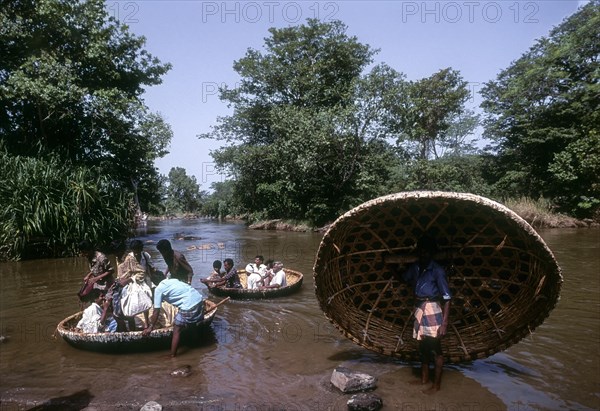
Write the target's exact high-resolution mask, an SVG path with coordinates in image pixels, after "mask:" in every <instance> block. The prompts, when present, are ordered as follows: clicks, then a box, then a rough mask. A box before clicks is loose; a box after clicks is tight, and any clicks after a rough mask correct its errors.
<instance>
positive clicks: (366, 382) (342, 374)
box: [331, 367, 376, 393]
mask: <svg viewBox="0 0 600 411" xmlns="http://www.w3.org/2000/svg"><path fill="white" fill-rule="evenodd" d="M331 383H332V384H333V385H334V386H336V387H337V388H339V389H340V391H342V392H344V393H348V392H357V391H366V390H371V389H373V388H375V387H376V381H375V377H373V376H372V375H369V374H363V373H357V372H353V371H351V370H350V369H348V368H346V367H337V368H336V369H334V370H333V374H332V375H331Z"/></svg>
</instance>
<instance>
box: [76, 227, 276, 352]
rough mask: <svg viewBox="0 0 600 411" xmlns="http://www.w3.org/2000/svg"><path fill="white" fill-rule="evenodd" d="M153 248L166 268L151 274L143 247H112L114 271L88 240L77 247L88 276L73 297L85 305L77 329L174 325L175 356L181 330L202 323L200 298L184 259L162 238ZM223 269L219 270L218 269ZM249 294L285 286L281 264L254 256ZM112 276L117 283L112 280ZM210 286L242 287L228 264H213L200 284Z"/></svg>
mask: <svg viewBox="0 0 600 411" xmlns="http://www.w3.org/2000/svg"><path fill="white" fill-rule="evenodd" d="M156 248H157V250H158V251H159V253H160V254H161V256H162V258H163V259H164V261H165V263H166V265H167V269H166V270H165V272H164V273H163V272H161V271H160V270H158V269H156V267H155V266H154V263H153V261H152V258H151V256H150V254H149V253H148V252H146V251H144V243H143V242H142V241H140V240H133V241H131V242H130V243H129V247H126V243H125V242H124V241H115V242H113V243H112V244H111V251H110V253H111V254H114V255H115V256H116V263H117V269H116V270H115V268H114V267H113V264H112V263H111V261H110V259H109V257H108V256H107V255H106V254H105V253H103V252H101V251H99V250H97V249H96V248H95V247H93V245H92V244H91V243H89V242H88V241H82V242H81V243H80V244H79V251H80V253H81V255H83V256H85V257H86V259H87V262H88V265H89V271H88V273H87V274H86V275H85V277H84V284H83V286H82V288H81V290H80V291H79V293H78V295H79V298H80V301H81V302H82V303H90V305H89V306H88V307H87V308H86V309H85V310H84V312H83V316H82V318H81V320H80V321H79V323H78V324H77V326H76V328H77V329H79V330H81V331H82V332H86V333H96V332H127V331H139V330H140V329H141V330H143V333H144V334H145V335H147V334H149V333H150V332H152V330H153V329H154V328H155V327H156V325H157V324H160V326H161V327H168V326H170V325H173V341H172V347H171V355H173V356H175V355H176V352H177V345H178V342H179V336H180V331H181V328H182V327H185V326H187V325H191V324H198V323H201V322H202V321H203V318H204V311H203V309H204V303H203V297H202V294H200V292H198V290H196V289H195V288H193V287H192V286H191V284H192V277H193V275H194V270H193V268H192V267H191V265H190V264H189V263H188V261H187V260H186V258H185V256H184V255H183V254H182V253H181V252H179V251H176V250H173V248H172V246H171V243H170V242H169V240H166V239H163V240H160V241H159V242H158V243H157V244H156ZM222 268H223V270H222ZM245 271H246V275H247V281H246V282H245V283H246V287H245V288H247V289H249V290H266V289H272V288H280V287H285V286H286V285H287V282H286V276H285V272H284V270H283V263H281V262H280V261H274V260H268V261H267V262H266V263H265V261H264V257H263V256H262V255H257V256H256V257H255V258H254V262H252V263H249V264H248V265H246V268H245ZM115 275H116V278H115ZM200 281H201V282H202V283H204V284H206V285H207V286H209V287H226V288H244V286H243V285H242V281H240V276H239V274H238V271H237V270H236V268H235V267H234V262H233V259H231V258H226V259H224V260H223V264H221V261H220V260H216V261H214V263H213V272H212V273H211V275H210V276H209V277H207V278H203V279H201V280H200Z"/></svg>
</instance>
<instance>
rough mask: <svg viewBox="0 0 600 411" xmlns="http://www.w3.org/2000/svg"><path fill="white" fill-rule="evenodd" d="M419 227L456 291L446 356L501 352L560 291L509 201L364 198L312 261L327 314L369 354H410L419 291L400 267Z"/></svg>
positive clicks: (417, 195) (551, 265) (548, 256)
mask: <svg viewBox="0 0 600 411" xmlns="http://www.w3.org/2000/svg"><path fill="white" fill-rule="evenodd" d="M424 234H427V235H431V236H433V237H434V238H435V239H436V241H437V244H438V252H437V254H436V255H435V260H436V261H437V262H438V263H440V264H441V265H442V266H443V267H445V269H446V273H447V276H448V283H449V286H450V290H451V293H452V300H451V306H450V318H449V325H448V330H447V334H446V335H445V336H444V337H443V338H442V349H443V354H444V358H445V360H446V361H448V362H453V363H459V362H467V361H472V360H475V359H479V358H485V357H488V356H490V355H492V354H494V353H496V352H499V351H502V350H505V349H506V348H508V347H510V346H511V345H513V344H515V343H517V342H518V341H520V340H521V339H522V338H524V337H525V336H527V335H529V334H530V333H532V332H533V330H534V329H535V328H536V327H538V326H539V325H540V324H542V322H543V321H544V320H545V318H546V317H547V316H548V315H549V313H550V311H551V310H552V309H553V308H554V307H555V305H556V303H557V302H558V300H559V297H560V288H561V284H562V275H561V270H560V267H559V266H558V264H557V262H556V260H555V258H554V256H553V254H552V252H551V251H550V249H549V248H548V247H547V245H546V244H545V243H544V241H543V240H542V238H541V237H540V236H539V235H538V234H537V233H536V231H535V230H534V229H533V228H532V227H531V226H530V225H529V224H528V223H527V222H526V221H525V220H523V219H522V218H520V217H519V216H518V215H516V214H515V213H514V212H512V211H511V210H510V209H508V208H506V207H505V206H503V205H501V204H499V203H497V202H494V201H492V200H489V199H486V198H484V197H480V196H476V195H473V194H462V193H450V192H435V191H416V192H403V193H397V194H392V195H388V196H384V197H380V198H377V199H374V200H371V201H368V202H366V203H364V204H362V205H360V206H358V207H356V208H354V209H353V210H351V211H349V212H347V213H346V214H344V215H342V216H341V217H339V218H338V219H337V220H336V221H335V222H334V223H333V224H332V225H331V226H330V227H329V229H328V231H327V232H326V234H325V235H324V237H323V239H322V241H321V244H320V246H319V250H318V253H317V259H316V262H315V266H314V280H315V290H316V295H317V299H318V301H319V305H320V307H321V309H322V310H323V312H324V313H325V316H326V317H327V318H328V319H329V320H330V321H331V322H332V323H333V324H334V326H335V327H336V328H338V329H339V330H340V331H341V332H342V334H343V335H345V336H346V337H347V338H349V339H350V340H352V341H353V342H355V343H356V344H358V345H360V346H363V347H365V348H367V349H370V350H372V351H375V352H378V353H381V354H384V355H389V356H393V357H398V358H400V359H403V360H407V361H416V360H418V357H417V350H416V342H415V340H414V339H413V337H412V332H413V323H414V306H415V298H414V296H413V291H412V290H411V288H410V286H409V285H408V284H406V283H404V282H403V281H401V280H400V279H401V275H400V274H401V273H402V272H404V270H406V268H407V266H408V265H409V264H410V263H412V262H415V261H416V260H417V255H416V251H415V249H416V244H417V241H418V239H419V238H420V237H421V236H423V235H424Z"/></svg>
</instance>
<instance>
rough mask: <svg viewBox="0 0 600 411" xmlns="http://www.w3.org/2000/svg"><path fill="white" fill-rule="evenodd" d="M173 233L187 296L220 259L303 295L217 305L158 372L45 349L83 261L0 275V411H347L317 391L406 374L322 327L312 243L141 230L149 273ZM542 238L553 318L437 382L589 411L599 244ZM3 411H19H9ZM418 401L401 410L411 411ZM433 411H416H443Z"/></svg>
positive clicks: (509, 399) (525, 406)
mask: <svg viewBox="0 0 600 411" xmlns="http://www.w3.org/2000/svg"><path fill="white" fill-rule="evenodd" d="M178 233H179V234H181V233H184V234H186V235H189V236H196V237H198V238H197V239H194V240H186V241H179V240H172V243H173V246H174V248H175V249H178V250H181V251H183V252H184V253H185V255H186V257H187V258H188V260H189V261H190V263H191V265H192V266H193V267H194V270H195V273H196V275H195V276H194V280H193V285H194V286H195V287H196V288H198V289H199V290H200V291H201V292H202V293H203V294H205V296H208V294H207V290H206V288H205V287H204V285H202V284H201V283H200V281H199V278H200V277H203V276H206V275H208V273H209V272H210V270H211V267H212V261H213V260H215V259H220V260H223V259H224V258H228V257H229V258H233V259H234V260H235V261H236V262H238V263H239V262H242V263H241V264H238V265H239V266H244V265H245V263H246V262H249V261H252V260H253V258H254V255H256V254H263V255H264V256H265V258H275V259H281V260H283V262H284V264H285V265H286V266H288V267H290V268H294V269H297V270H299V271H301V272H303V273H304V275H305V277H304V285H303V288H302V289H301V291H300V292H299V293H297V294H294V295H292V296H289V297H285V298H280V299H273V300H256V301H230V302H228V303H226V304H224V305H222V306H221V307H219V311H218V314H217V317H216V319H215V321H214V322H213V325H212V328H211V330H210V331H209V332H208V334H207V335H206V336H205V339H204V342H203V344H201V345H200V346H195V347H182V348H181V349H180V356H179V357H178V358H176V359H165V358H164V357H165V354H166V352H152V353H139V354H133V355H105V354H97V353H91V352H86V351H81V350H76V349H74V348H71V347H70V346H68V345H67V344H66V343H64V342H63V341H60V340H55V339H53V338H52V334H53V332H54V329H55V327H56V324H57V323H58V321H60V320H61V319H62V318H65V317H66V316H67V315H69V314H72V313H73V312H75V311H77V310H78V308H79V304H78V301H77V297H76V296H75V293H76V292H77V290H78V288H79V285H80V284H81V279H82V277H83V274H84V273H85V271H86V264H85V261H84V260H83V259H81V258H70V259H57V260H40V261H28V262H21V263H2V264H0V268H1V277H0V280H1V282H0V324H1V327H0V328H1V329H0V332H1V333H2V335H9V336H10V339H9V340H8V342H7V343H4V344H1V345H0V371H1V374H0V375H1V379H0V399H1V401H2V403H1V404H0V405H1V407H0V408H1V409H2V410H3V411H4V410H5V409H27V408H28V406H33V405H36V404H39V403H40V402H42V401H45V400H48V399H49V398H57V397H61V396H66V395H67V396H68V395H70V394H71V393H72V392H76V393H79V394H80V395H81V397H82V398H84V399H85V398H88V397H89V396H91V397H92V398H91V399H90V398H88V401H92V404H96V405H97V406H98V404H100V408H102V406H101V405H102V404H104V405H106V409H113V408H114V407H116V406H119V407H121V408H122V409H139V407H140V406H141V404H143V403H144V402H146V401H148V400H151V399H157V400H159V402H161V403H162V404H163V405H165V407H166V408H165V409H167V408H169V405H171V408H172V409H199V407H200V405H199V404H201V406H204V407H205V409H214V410H230V409H231V410H234V409H243V407H242V405H243V404H246V405H248V404H251V405H253V406H254V408H246V409H273V410H275V409H294V410H299V409H302V410H304V409H306V410H312V409H323V410H325V409H345V400H344V397H343V396H341V395H340V394H338V393H336V392H335V391H332V390H331V389H330V388H329V386H328V378H329V376H330V375H331V371H332V369H333V368H334V367H335V366H337V365H339V364H340V363H344V364H350V365H362V366H364V367H371V369H372V370H373V372H375V373H377V372H379V373H385V372H392V373H393V372H394V370H402V368H403V367H406V364H404V365H403V364H400V363H398V362H396V361H395V360H393V359H390V358H388V357H381V356H379V355H377V354H375V353H372V352H370V351H367V350H365V349H363V348H361V347H358V346H357V345H355V344H353V343H352V342H350V341H349V340H347V339H345V338H343V337H342V336H341V335H340V334H339V333H338V332H337V331H336V330H334V329H333V327H332V326H331V325H330V324H329V322H328V321H327V320H326V319H325V318H324V316H323V313H322V312H321V311H320V309H319V307H318V303H317V301H316V298H315V295H314V285H313V281H312V265H313V262H314V258H315V253H316V250H317V248H318V246H319V242H320V239H321V235H320V234H317V233H280V232H264V231H251V230H247V229H245V227H244V226H243V225H240V224H218V223H214V222H206V221H166V222H150V223H149V225H148V226H147V227H146V228H145V229H144V230H142V231H140V233H139V238H141V239H142V240H144V241H146V244H147V246H146V249H147V251H149V252H150V254H151V255H152V257H153V258H154V259H155V263H156V265H157V266H158V267H159V268H163V269H164V262H163V261H162V259H161V258H160V255H159V253H158V252H157V251H156V249H155V246H154V244H155V243H156V242H157V241H158V240H160V239H161V238H168V239H172V238H174V237H176V234H178ZM542 237H544V238H545V240H546V241H547V243H548V245H549V246H550V248H551V249H552V250H553V252H554V253H555V255H556V257H557V260H558V262H559V264H560V265H561V267H562V268H563V275H564V277H565V283H564V286H563V290H562V296H561V300H560V302H559V304H558V306H557V308H556V309H555V310H554V311H552V313H551V314H550V317H549V318H548V319H547V320H546V321H545V322H544V324H542V325H541V326H540V327H539V328H538V329H537V330H536V331H535V333H534V334H533V336H532V337H531V338H526V339H524V340H522V341H521V342H519V343H518V344H516V345H514V346H512V347H510V348H509V349H508V350H507V351H505V352H503V353H498V354H495V355H494V356H492V357H490V358H487V359H485V360H478V361H475V362H473V363H471V364H467V365H456V366H449V367H448V369H449V374H450V373H452V372H455V373H460V374H462V375H465V376H467V377H469V378H472V379H473V380H475V381H477V382H478V383H479V384H481V385H482V386H483V387H485V388H486V389H487V390H489V391H490V392H491V393H493V394H495V395H496V396H498V397H499V398H500V399H501V400H502V402H503V403H504V404H505V406H506V408H508V409H511V410H537V409H543V410H554V409H568V410H571V409H578V410H579V409H598V408H600V389H599V385H600V366H599V355H598V354H599V352H598V347H599V343H600V318H599V317H600V315H599V314H600V286H599V278H598V268H597V267H598V266H599V264H600V261H599V255H600V253H599V251H600V246H599V241H598V240H599V237H598V231H591V230H590V231H587V230H572V231H571V230H560V231H559V230H550V231H545V232H542ZM210 298H211V299H212V300H213V301H218V300H219V298H214V297H212V296H210ZM183 365H190V366H191V368H192V374H191V375H190V376H189V377H187V378H185V379H180V380H177V379H174V377H173V376H171V375H170V371H172V370H173V369H175V368H177V367H180V366H183ZM392 375H396V374H392ZM394 378H396V377H394ZM399 378H401V379H404V378H406V374H402V375H401V376H400V377H399ZM450 378H451V377H449V379H450ZM452 378H455V377H452ZM454 380H455V379H454ZM449 389H450V390H452V388H450V387H449ZM86 390H87V391H86ZM377 393H380V395H384V396H385V398H388V404H390V399H392V401H394V398H395V397H394V396H395V395H396V394H395V391H394V389H393V388H392V389H389V388H388V389H383V388H382V389H378V391H377ZM79 394H78V395H79ZM86 395H87V396H88V397H86ZM443 395H444V394H443V393H442V394H441V395H440V396H439V397H438V398H444V397H443ZM454 395H458V398H462V397H464V401H463V402H462V403H464V404H467V403H468V401H469V399H471V397H472V393H470V392H464V393H461V392H459V393H454ZM280 399H281V400H282V401H283V400H285V402H278V401H279V400H280ZM14 401H16V403H18V404H21V405H22V406H20V407H17V406H16V405H15V408H7V407H9V406H11V405H10V404H16V403H15V402H14ZM81 401H83V399H82V400H81ZM396 401H397V403H399V404H401V403H400V402H399V401H401V400H400V399H398V400H396ZM415 401H416V402H415ZM419 401H421V400H418V399H417V400H413V402H411V403H410V404H411V405H410V407H409V408H406V409H420V408H419V407H420V406H419ZM439 401H440V402H439V403H433V405H432V406H430V408H428V409H451V408H448V407H449V406H450V405H448V404H446V405H448V406H446V408H443V407H444V406H443V401H442V400H439ZM107 404H110V406H108V405H107ZM175 404H176V405H177V407H174V405H175ZM436 404H437V405H436ZM267 405H268V406H267ZM454 405H456V403H454ZM415 406H416V407H417V408H415ZM186 407H187V408H186ZM210 407H213V408H210ZM236 407H238V408H236ZM396 408H398V407H396ZM388 409H391V408H388ZM453 409H460V407H459V408H453ZM489 409H497V408H489Z"/></svg>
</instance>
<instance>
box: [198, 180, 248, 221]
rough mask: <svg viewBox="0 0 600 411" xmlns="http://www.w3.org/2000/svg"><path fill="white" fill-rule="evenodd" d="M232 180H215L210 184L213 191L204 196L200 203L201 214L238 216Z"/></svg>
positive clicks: (222, 216) (223, 216)
mask: <svg viewBox="0 0 600 411" xmlns="http://www.w3.org/2000/svg"><path fill="white" fill-rule="evenodd" d="M233 184H234V182H233V181H231V180H226V181H216V182H214V183H212V184H211V186H210V188H211V189H212V190H213V192H212V193H211V194H209V195H207V196H206V198H205V199H204V202H203V203H202V214H204V215H207V216H210V217H216V218H218V219H222V218H225V217H227V216H239V215H240V211H239V207H238V206H237V204H236V197H235V196H234V194H233V189H234V186H233Z"/></svg>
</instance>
